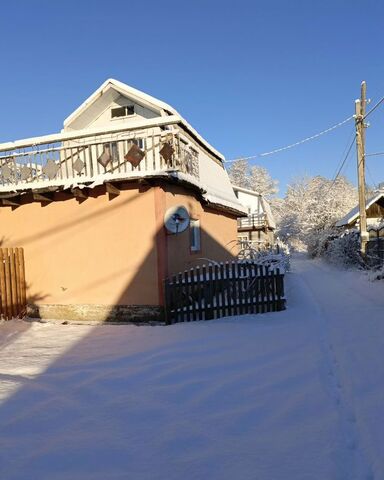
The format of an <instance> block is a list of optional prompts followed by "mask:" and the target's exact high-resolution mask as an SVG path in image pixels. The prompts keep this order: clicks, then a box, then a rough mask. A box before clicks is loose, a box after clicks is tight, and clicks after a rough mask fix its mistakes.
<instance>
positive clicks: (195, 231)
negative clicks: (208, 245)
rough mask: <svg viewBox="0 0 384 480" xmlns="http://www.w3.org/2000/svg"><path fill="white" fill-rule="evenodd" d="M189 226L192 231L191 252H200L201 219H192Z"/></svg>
mask: <svg viewBox="0 0 384 480" xmlns="http://www.w3.org/2000/svg"><path fill="white" fill-rule="evenodd" d="M189 228H190V231H191V252H199V251H200V247H201V238H200V220H192V219H191V220H190V222H189Z"/></svg>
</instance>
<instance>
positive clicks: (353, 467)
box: [293, 260, 375, 480]
mask: <svg viewBox="0 0 384 480" xmlns="http://www.w3.org/2000/svg"><path fill="white" fill-rule="evenodd" d="M303 262H309V260H304V261H303V260H296V261H295V260H294V265H295V266H296V267H299V268H297V269H295V270H294V271H293V275H297V278H296V284H297V286H298V287H299V286H300V287H301V289H302V292H303V295H304V296H305V297H307V299H308V300H309V301H308V302H307V305H306V306H307V307H308V308H306V309H305V310H304V311H303V315H308V314H311V313H312V314H313V320H314V321H315V322H316V329H317V333H318V336H319V337H318V338H319V340H320V349H321V351H322V354H323V358H324V367H325V375H323V377H324V379H323V381H324V383H325V384H326V386H327V387H328V390H329V392H330V395H331V396H332V398H333V401H334V404H335V408H336V409H337V412H338V416H339V419H340V426H341V434H342V436H343V437H344V442H345V447H346V455H347V458H348V466H349V469H348V472H347V476H346V480H352V479H353V480H375V476H374V473H373V471H372V468H371V466H370V464H369V462H368V459H367V458H366V457H365V455H364V453H363V450H362V448H361V445H360V439H359V432H358V429H357V425H356V422H357V419H356V414H355V412H354V409H353V407H352V405H351V403H350V401H349V400H348V396H347V394H346V392H345V390H344V388H343V384H342V381H341V377H340V374H339V362H338V359H337V355H336V352H335V349H334V347H333V344H332V341H331V339H330V335H329V326H328V322H329V321H331V320H332V318H330V315H329V314H328V313H327V312H326V311H325V309H324V308H323V306H322V301H321V299H318V298H317V295H318V293H317V292H316V290H314V289H313V288H312V287H311V285H310V282H308V279H307V278H306V275H305V274H306V269H305V268H303V265H304V263H303ZM311 266H314V267H315V268H317V266H316V265H311ZM300 267H301V268H300ZM318 270H320V271H322V272H323V275H325V276H327V274H328V275H329V272H327V271H325V270H323V269H320V268H318ZM303 303H304V302H303Z"/></svg>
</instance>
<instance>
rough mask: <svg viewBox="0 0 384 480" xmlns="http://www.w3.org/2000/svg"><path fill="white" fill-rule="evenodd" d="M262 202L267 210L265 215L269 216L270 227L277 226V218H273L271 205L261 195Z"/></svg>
mask: <svg viewBox="0 0 384 480" xmlns="http://www.w3.org/2000/svg"><path fill="white" fill-rule="evenodd" d="M261 204H262V205H263V209H264V212H265V215H266V217H267V222H268V225H269V227H270V228H274V229H275V228H276V222H275V219H274V218H273V214H272V210H271V206H270V205H269V203H268V202H267V200H266V199H265V198H264V197H263V196H262V195H261Z"/></svg>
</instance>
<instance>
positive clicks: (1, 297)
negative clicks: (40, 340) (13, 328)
mask: <svg viewBox="0 0 384 480" xmlns="http://www.w3.org/2000/svg"><path fill="white" fill-rule="evenodd" d="M26 306H27V300H26V284H25V267H24V250H23V249H22V248H0V316H1V318H3V319H6V320H9V319H11V318H15V317H21V316H23V315H25V312H26Z"/></svg>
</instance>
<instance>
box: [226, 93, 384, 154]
mask: <svg viewBox="0 0 384 480" xmlns="http://www.w3.org/2000/svg"><path fill="white" fill-rule="evenodd" d="M383 101H384V99H383ZM353 118H354V115H351V116H350V117H348V118H346V119H345V120H343V121H342V122H339V123H336V124H335V125H332V127H329V128H327V129H326V130H323V131H321V132H319V133H316V134H315V135H311V136H310V137H306V138H304V139H303V140H300V141H298V142H295V143H291V144H290V145H286V146H285V147H281V148H276V149H275V150H271V151H270V152H264V153H257V154H255V155H251V156H250V157H238V158H234V159H231V160H226V163H233V162H236V161H237V160H251V159H253V158H257V157H266V156H267V155H273V154H274V153H278V152H282V151H283V150H288V149H289V148H293V147H296V146H298V145H301V144H303V143H306V142H309V141H310V140H314V139H315V138H318V137H320V136H322V135H324V134H326V133H328V132H331V131H332V130H335V129H336V128H339V127H341V126H342V125H344V124H345V123H347V122H349V121H350V120H352V119H353Z"/></svg>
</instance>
